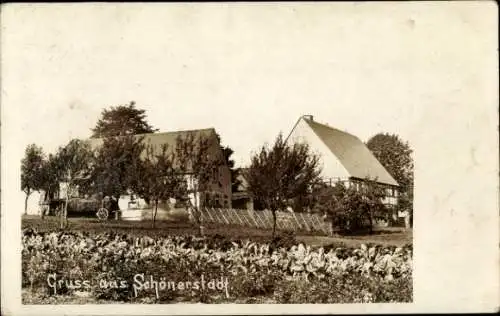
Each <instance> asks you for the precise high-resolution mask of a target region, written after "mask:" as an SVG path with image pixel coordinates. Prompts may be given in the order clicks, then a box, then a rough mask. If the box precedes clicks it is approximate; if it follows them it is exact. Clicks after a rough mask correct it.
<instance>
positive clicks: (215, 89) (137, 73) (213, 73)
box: [2, 3, 474, 166]
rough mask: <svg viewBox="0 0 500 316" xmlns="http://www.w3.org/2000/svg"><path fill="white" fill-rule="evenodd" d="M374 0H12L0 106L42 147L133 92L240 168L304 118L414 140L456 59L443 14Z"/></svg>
mask: <svg viewBox="0 0 500 316" xmlns="http://www.w3.org/2000/svg"><path fill="white" fill-rule="evenodd" d="M380 4H381V3H379V4H378V5H377V4H361V3H358V4H356V3H355V4H352V3H339V4H279V5H272V4H263V5H256V4H253V5H245V4H204V5H200V4H198V5H194V4H191V5H176V4H169V5H166V4H162V5H154V4H149V5H144V4H135V5H133V4H130V5H113V4H111V5H88V4H87V5H85V4H81V5H69V4H61V5H42V4H38V5H15V7H10V10H6V12H5V13H4V16H3V21H4V23H3V27H2V33H4V35H3V37H2V44H3V45H2V46H3V47H2V55H3V64H2V68H3V73H4V74H5V76H4V78H5V80H4V84H3V85H2V86H3V87H2V98H3V102H2V103H4V104H5V107H4V113H3V114H4V115H6V117H7V119H8V121H9V122H8V123H10V122H11V121H12V122H15V124H16V128H20V130H21V133H22V134H20V135H19V145H20V146H21V148H24V147H25V145H26V144H28V143H36V144H39V145H41V146H43V147H44V148H45V149H46V150H47V151H49V152H50V151H53V150H54V149H55V148H57V146H59V145H63V144H65V143H66V142H67V141H68V140H69V139H70V138H74V137H82V138H85V137H88V136H89V135H90V128H92V127H93V126H94V125H95V124H96V122H97V120H98V118H99V116H100V113H101V111H102V109H104V108H109V107H110V106H116V105H121V104H127V103H128V102H130V101H132V100H133V101H135V102H136V104H137V106H138V107H139V108H142V109H145V110H146V114H147V117H148V121H149V122H150V123H151V124H152V125H153V126H155V127H157V128H159V129H160V131H172V130H179V129H196V128H208V127H214V128H215V129H216V130H217V132H218V133H219V134H220V135H221V137H222V142H223V144H225V145H229V146H230V147H232V148H233V149H234V151H235V154H234V158H235V160H236V163H237V164H238V165H240V166H241V165H245V164H247V163H248V161H249V159H250V155H251V153H252V152H253V151H255V150H257V149H258V148H259V147H260V146H261V145H262V144H264V143H266V142H272V140H273V139H274V138H275V137H276V135H277V134H278V133H279V132H283V133H284V134H287V133H289V132H290V130H291V128H292V127H293V125H294V124H295V122H296V121H297V119H298V118H299V117H300V116H301V115H304V114H312V115H314V117H315V119H316V120H317V121H319V122H321V123H327V124H329V125H331V126H334V127H336V128H339V129H342V130H345V131H348V132H351V133H353V134H355V135H357V136H358V137H360V138H361V139H362V140H363V141H366V140H368V138H369V137H371V136H373V135H375V134H376V133H379V132H389V133H396V134H398V135H400V136H401V137H402V138H403V139H404V140H406V141H410V142H411V138H412V129H411V126H412V123H413V120H412V119H413V118H414V117H415V116H418V111H419V105H420V104H421V103H422V102H429V100H428V99H429V98H432V96H430V95H429V93H432V91H428V90H429V89H428V86H427V85H426V84H422V83H423V82H424V81H425V80H429V79H430V80H433V81H438V80H439V78H438V77H442V76H446V75H447V74H446V71H447V70H448V69H447V68H446V65H442V64H441V62H442V61H443V60H444V61H446V60H448V59H450V58H451V59H452V60H448V62H449V63H452V62H457V61H458V62H459V60H458V58H460V56H453V54H452V51H451V50H452V49H453V47H447V46H445V45H443V41H445V40H446V39H445V38H444V36H445V34H436V33H435V32H434V30H435V29H434V25H433V24H435V23H437V22H439V18H440V17H439V16H440V15H441V14H444V13H445V10H444V9H443V8H436V9H435V10H429V11H430V12H429V13H426V14H422V12H423V11H422V10H428V9H429V7H428V6H423V5H405V4H394V5H391V6H386V5H380ZM7 8H8V7H7ZM451 22H453V23H454V24H455V25H453V27H455V28H456V27H458V28H457V29H455V30H453V29H452V30H451V31H450V32H451V33H456V34H459V33H462V32H464V31H465V32H468V33H470V34H468V35H471V36H472V35H474V34H473V32H474V30H473V29H470V28H464V27H462V29H460V27H461V26H462V25H463V21H461V20H460V16H455V17H453V16H452V17H451ZM447 35H448V36H449V35H450V34H447ZM462 35H467V34H462ZM464 49H467V50H473V49H474V47H470V46H468V45H464ZM453 59H457V60H453ZM438 62H439V65H438V66H439V67H433V63H438ZM436 76H437V77H436ZM454 84H456V83H455V82H453V80H452V81H449V82H445V83H443V82H440V83H439V85H440V86H441V88H445V89H446V88H447V86H448V87H450V86H453V85H454ZM423 92H424V93H423ZM432 102H435V103H436V104H438V103H439V100H432ZM14 107H15V108H16V110H15V111H14V110H13V108H14ZM6 109H8V111H5V110H6ZM5 112H7V113H5ZM13 124H14V123H13Z"/></svg>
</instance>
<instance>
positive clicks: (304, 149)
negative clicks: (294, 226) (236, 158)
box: [246, 134, 320, 238]
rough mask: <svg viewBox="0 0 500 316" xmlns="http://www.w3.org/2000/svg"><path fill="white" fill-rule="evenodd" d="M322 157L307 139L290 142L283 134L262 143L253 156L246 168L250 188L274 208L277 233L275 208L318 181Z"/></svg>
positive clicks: (258, 200) (258, 198) (302, 194)
mask: <svg viewBox="0 0 500 316" xmlns="http://www.w3.org/2000/svg"><path fill="white" fill-rule="evenodd" d="M319 174H320V168H319V157H318V156H316V155H314V154H312V153H311V151H310V150H309V146H308V145H307V144H305V143H295V144H292V145H288V144H287V143H286V142H285V141H284V140H283V136H282V134H279V135H278V137H277V138H276V140H275V142H274V144H273V145H272V146H271V147H269V146H267V145H264V146H262V148H261V149H260V152H258V153H256V154H255V155H253V156H252V158H251V164H250V167H249V168H248V170H247V172H246V178H247V181H248V192H249V193H250V195H251V196H252V198H253V199H254V200H256V201H257V202H258V203H261V204H262V205H264V206H265V207H266V208H267V209H269V210H271V212H272V214H273V232H272V236H273V238H274V236H275V233H276V211H277V210H284V209H285V208H286V206H287V204H288V201H290V200H293V199H296V198H297V197H300V196H304V195H307V194H308V192H309V190H310V188H311V186H312V185H313V184H314V183H316V182H318V177H319Z"/></svg>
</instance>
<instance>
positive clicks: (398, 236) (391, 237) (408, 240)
mask: <svg viewBox="0 0 500 316" xmlns="http://www.w3.org/2000/svg"><path fill="white" fill-rule="evenodd" d="M22 228H33V229H36V230H38V231H58V230H59V221H58V218H56V217H52V216H49V217H45V218H44V219H43V220H42V219H41V218H40V217H39V216H36V215H24V216H23V217H22ZM67 230H69V231H90V232H116V233H126V234H132V235H136V236H145V235H147V236H151V237H155V236H174V235H181V236H183V235H193V234H196V233H197V228H196V227H195V226H194V225H193V224H191V223H189V222H185V221H157V222H156V223H155V228H152V223H151V222H150V221H140V222H133V221H121V220H108V221H99V220H97V219H94V218H69V219H68V227H67ZM205 234H206V235H207V236H223V237H225V238H228V239H250V240H252V241H256V242H267V241H269V240H270V239H271V232H270V231H267V230H262V229H257V228H251V227H241V226H236V225H213V224H211V225H210V226H207V227H205ZM283 234H284V232H282V231H279V232H278V235H283ZM295 238H296V240H297V241H298V242H303V243H305V244H306V245H310V246H326V245H335V246H343V247H348V248H353V247H359V246H360V245H361V244H377V245H384V246H398V247H399V246H403V245H407V244H412V241H413V236H412V231H411V230H405V229H402V228H383V229H376V230H375V231H374V233H373V234H372V235H356V236H340V235H338V236H332V237H330V236H315V235H312V234H311V233H307V232H298V233H297V234H296V236H295Z"/></svg>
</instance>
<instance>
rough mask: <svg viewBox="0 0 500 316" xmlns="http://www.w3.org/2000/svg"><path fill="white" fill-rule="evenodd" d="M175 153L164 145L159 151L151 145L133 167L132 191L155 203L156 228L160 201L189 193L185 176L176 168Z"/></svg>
mask: <svg viewBox="0 0 500 316" xmlns="http://www.w3.org/2000/svg"><path fill="white" fill-rule="evenodd" d="M175 163H176V159H175V151H174V150H168V146H167V145H166V144H164V145H163V146H161V148H160V149H159V150H157V148H156V147H154V146H153V145H149V146H148V147H147V148H146V151H145V157H144V158H143V159H140V160H137V161H136V163H135V165H134V166H132V168H131V169H132V170H133V172H132V173H131V176H132V179H133V180H132V186H131V188H132V191H133V192H135V193H137V194H138V195H139V196H141V197H142V198H144V199H145V200H146V201H148V203H149V202H151V203H153V206H154V211H153V218H152V220H153V221H152V224H153V227H154V224H155V220H156V213H157V211H158V203H159V201H166V200H168V199H169V198H182V197H184V196H185V195H186V193H187V183H186V179H185V176H184V174H183V173H182V172H179V170H178V168H176V167H177V166H175Z"/></svg>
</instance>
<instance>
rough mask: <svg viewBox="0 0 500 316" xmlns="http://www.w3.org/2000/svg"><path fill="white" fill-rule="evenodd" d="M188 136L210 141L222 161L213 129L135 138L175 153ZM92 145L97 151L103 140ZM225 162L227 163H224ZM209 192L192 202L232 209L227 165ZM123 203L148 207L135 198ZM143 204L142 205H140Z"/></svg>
mask: <svg viewBox="0 0 500 316" xmlns="http://www.w3.org/2000/svg"><path fill="white" fill-rule="evenodd" d="M188 136H194V137H195V139H198V138H199V137H204V138H206V139H208V141H209V144H210V145H209V146H210V149H209V150H211V151H213V154H214V155H219V157H220V158H221V160H222V161H224V159H223V153H222V150H221V147H220V143H219V138H218V137H217V133H216V132H215V129H213V128H207V129H198V130H186V131H174V132H164V133H150V134H139V135H135V137H141V138H142V139H143V140H142V141H143V143H144V144H145V145H146V146H149V145H152V146H153V148H154V150H156V151H158V152H160V150H161V147H162V146H163V145H167V151H173V150H175V148H176V145H177V140H178V137H181V138H185V137H188ZM87 141H88V142H89V143H90V146H91V147H92V149H97V148H99V147H100V146H101V145H102V144H103V141H104V140H103V139H102V138H91V139H88V140H87ZM224 162H225V161H224ZM186 177H191V173H190V170H189V167H188V170H187V173H186ZM209 188H210V189H209V190H208V192H205V193H204V194H203V195H201V194H199V195H198V200H194V199H195V195H194V194H190V197H189V198H190V199H191V202H192V203H193V204H195V205H200V206H204V205H205V204H206V203H207V201H209V200H210V201H212V202H213V203H215V204H216V205H220V206H221V207H226V208H230V207H231V173H230V169H229V167H228V166H227V165H225V164H224V165H222V166H219V168H218V172H217V174H214V177H213V178H212V179H211V182H210V183H209ZM120 200H121V201H119V204H121V205H120V209H123V208H128V205H131V203H132V204H135V206H136V207H138V208H144V207H148V206H147V205H146V206H144V202H142V203H141V201H142V200H140V199H139V200H137V199H134V197H133V196H130V195H128V196H122V197H121V199H120ZM137 203H139V204H142V205H138V204H137ZM162 204H163V205H161V206H163V207H161V208H168V206H167V205H168V203H167V202H165V203H162Z"/></svg>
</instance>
